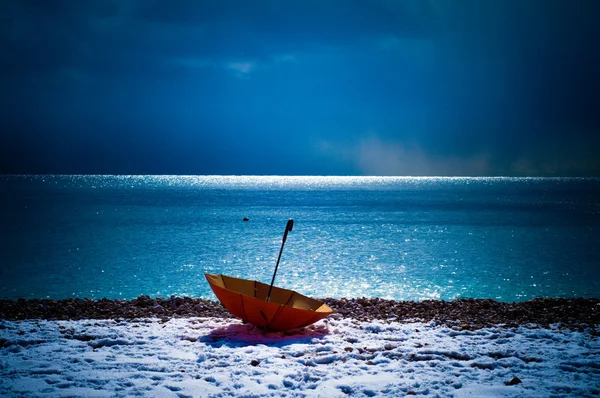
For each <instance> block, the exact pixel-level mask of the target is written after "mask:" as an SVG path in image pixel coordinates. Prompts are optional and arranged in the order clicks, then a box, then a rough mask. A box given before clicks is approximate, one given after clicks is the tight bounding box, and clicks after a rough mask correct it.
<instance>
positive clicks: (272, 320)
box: [269, 306, 285, 325]
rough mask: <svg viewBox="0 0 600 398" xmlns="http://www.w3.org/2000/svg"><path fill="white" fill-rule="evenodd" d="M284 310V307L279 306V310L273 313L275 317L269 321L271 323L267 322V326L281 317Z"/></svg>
mask: <svg viewBox="0 0 600 398" xmlns="http://www.w3.org/2000/svg"><path fill="white" fill-rule="evenodd" d="M284 308H285V307H284V306H280V307H279V309H278V310H277V312H276V313H275V316H274V317H273V318H272V319H271V322H269V325H271V324H273V323H275V321H276V320H277V318H279V315H281V313H282V312H283V309H284Z"/></svg>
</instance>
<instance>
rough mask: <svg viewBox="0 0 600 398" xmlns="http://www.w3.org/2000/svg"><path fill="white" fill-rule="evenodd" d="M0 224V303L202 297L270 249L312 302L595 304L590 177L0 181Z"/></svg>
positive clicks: (290, 283)
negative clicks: (577, 300) (548, 300)
mask: <svg viewBox="0 0 600 398" xmlns="http://www.w3.org/2000/svg"><path fill="white" fill-rule="evenodd" d="M290 218H291V219H293V220H294V227H293V230H292V231H291V232H289V234H288V236H287V240H286V242H285V245H284V246H283V249H282V237H283V234H284V231H285V227H286V224H287V222H288V220H289V219H290ZM245 219H246V220H245ZM0 224H1V225H0V228H1V239H0V249H1V250H0V299H10V300H15V299H18V298H26V299H32V298H52V299H64V298H91V299H101V298H109V299H115V298H119V299H132V298H135V297H138V296H140V295H148V296H151V297H170V296H172V295H174V296H189V297H202V298H206V299H213V300H214V299H216V298H215V296H214V295H213V293H212V292H211V290H210V287H209V285H208V283H207V282H206V279H205V277H204V273H217V274H225V275H230V276H234V277H241V278H245V279H253V280H258V281H262V282H264V283H270V282H271V279H272V278H273V273H274V269H275V266H276V263H277V259H278V256H279V253H280V251H281V260H280V262H279V267H278V270H277V274H276V275H275V285H276V286H280V287H284V288H288V289H292V290H296V291H298V292H300V293H302V294H305V295H308V296H312V297H318V298H324V297H333V298H342V297H346V298H354V297H380V298H387V299H395V300H416V301H421V300H428V299H436V300H453V299H457V298H492V299H495V300H500V301H507V302H512V301H524V300H529V299H533V298H537V297H586V298H589V297H595V298H598V297H600V179H599V178H502V177H495V178H462V177H456V178H438V177H415V178H413V177H325V176H324V177H313V176H101V175H0Z"/></svg>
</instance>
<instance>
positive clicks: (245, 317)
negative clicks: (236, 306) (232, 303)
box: [240, 294, 248, 322]
mask: <svg viewBox="0 0 600 398" xmlns="http://www.w3.org/2000/svg"><path fill="white" fill-rule="evenodd" d="M240 301H241V302H242V313H243V314H244V318H242V321H244V322H247V321H248V314H246V307H244V296H243V295H241V294H240Z"/></svg>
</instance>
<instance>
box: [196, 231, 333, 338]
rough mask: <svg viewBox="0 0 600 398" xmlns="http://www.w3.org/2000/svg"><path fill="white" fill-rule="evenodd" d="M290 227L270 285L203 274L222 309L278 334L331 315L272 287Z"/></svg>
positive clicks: (299, 296)
mask: <svg viewBox="0 0 600 398" xmlns="http://www.w3.org/2000/svg"><path fill="white" fill-rule="evenodd" d="M293 225H294V221H293V220H292V219H290V220H289V221H288V223H287V225H286V229H285V233H284V235H283V240H282V243H281V250H280V251H279V258H278V259H277V265H276V266H275V272H274V273H273V279H272V280H271V285H270V286H269V285H267V284H265V283H261V282H257V281H253V280H247V279H240V278H233V277H230V276H226V275H215V274H204V276H205V277H206V280H207V281H208V283H209V285H210V287H211V288H212V290H213V292H214V293H215V295H216V296H217V298H218V299H219V300H220V301H221V303H222V304H223V306H224V307H225V308H227V310H228V311H229V312H231V313H232V314H233V315H235V316H237V317H238V318H241V319H242V320H243V321H245V322H249V323H251V324H253V325H256V326H258V327H261V328H264V329H268V330H280V331H281V330H288V329H294V328H300V327H304V326H308V325H310V324H312V323H314V322H317V321H318V320H320V319H323V318H325V317H326V316H327V315H329V314H331V313H333V310H332V309H331V308H329V306H328V305H327V304H325V303H323V302H321V301H319V300H315V299H312V298H310V297H306V296H304V295H302V294H300V293H297V292H295V291H293V290H287V289H282V288H280V287H276V286H273V283H274V282H275V274H276V273H277V267H278V266H279V260H280V259H281V252H282V251H283V245H284V244H285V241H286V238H287V233H288V232H289V231H291V230H292V227H293Z"/></svg>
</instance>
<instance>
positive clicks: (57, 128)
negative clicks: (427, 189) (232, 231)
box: [0, 0, 600, 176]
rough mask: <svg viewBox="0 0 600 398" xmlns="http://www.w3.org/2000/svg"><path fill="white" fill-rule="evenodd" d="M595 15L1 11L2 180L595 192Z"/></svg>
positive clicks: (48, 5)
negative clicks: (47, 176) (217, 180)
mask: <svg viewBox="0 0 600 398" xmlns="http://www.w3.org/2000/svg"><path fill="white" fill-rule="evenodd" d="M598 16H600V5H598V2H596V1H593V0H590V1H585V0H578V1H566V0H565V1H558V0H528V1H517V0H507V1H484V2H482V1H477V0H463V1H460V2H450V1H442V0H397V1H396V0H394V1H392V0H373V1H338V0H328V1H322V0H321V1H296V2H291V1H218V2H216V1H215V2H213V1H210V2H208V1H207V2H203V1H192V0H179V1H173V2H164V1H150V0H146V1H142V0H129V1H128V0H122V1H120V0H89V1H79V0H64V1H60V0H57V1H50V0H23V1H14V2H9V3H8V4H3V5H1V6H0V17H1V18H2V21H3V22H2V24H1V27H0V44H1V45H2V48H3V49H4V50H3V51H2V53H1V55H0V57H1V58H2V62H1V63H0V70H1V71H2V73H1V75H0V80H1V83H2V86H3V90H2V93H1V94H0V105H1V108H0V109H2V112H3V115H2V118H1V120H0V129H1V130H0V131H1V136H0V155H1V159H0V172H5V173H6V172H8V173H99V174H105V173H108V174H318V175H329V174H335V175H473V176H478V175H515V176H521V175H542V176H546V175H549V176H554V175H557V176H560V175H568V176H570V175H577V176H600V160H599V157H598V155H597V154H599V153H600V95H599V93H600V77H598V72H597V71H598V70H600V50H599V48H600V47H599V46H598V45H597V38H598V37H600V27H599V25H598V24H597V23H596V21H597V19H598Z"/></svg>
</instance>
